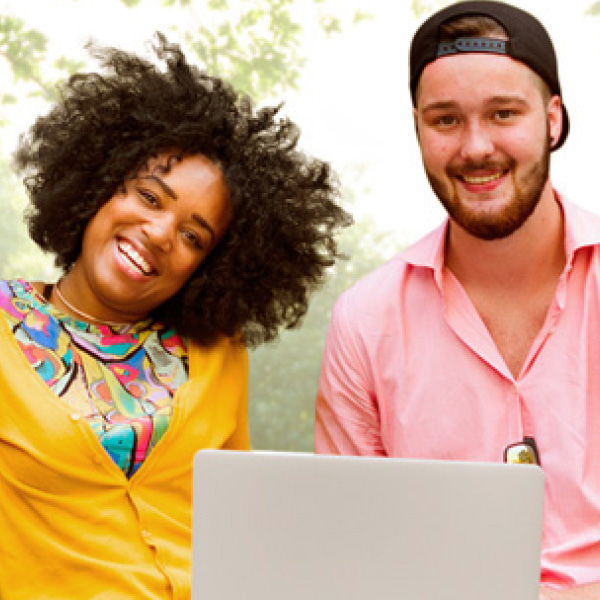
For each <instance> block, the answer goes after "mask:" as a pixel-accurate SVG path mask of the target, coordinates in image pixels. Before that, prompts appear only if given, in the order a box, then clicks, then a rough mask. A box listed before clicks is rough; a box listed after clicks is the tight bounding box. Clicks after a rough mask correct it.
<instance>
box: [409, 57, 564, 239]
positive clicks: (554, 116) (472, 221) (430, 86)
mask: <svg viewBox="0 0 600 600" xmlns="http://www.w3.org/2000/svg"><path fill="white" fill-rule="evenodd" d="M542 86H543V84H542V83H541V80H539V78H538V77H537V75H536V74H535V73H534V72H533V71H531V70H530V69H529V68H528V67H527V66H525V65H524V64H523V63H520V62H518V61H515V60H512V59H511V58H509V57H506V56H499V55H483V54H464V55H460V56H450V57H444V58H440V59H437V60H436V61H434V62H432V63H430V64H429V65H428V66H427V67H426V68H425V70H424V71H423V74H422V76H421V80H420V82H419V87H418V90H417V106H416V108H415V121H416V126H417V132H418V137H419V143H420V145H421V153H422V157H423V164H424V166H425V171H426V173H427V177H428V178H429V181H430V183H431V186H432V188H433V190H434V192H435V193H436V195H437V196H438V198H439V199H440V201H441V202H442V204H443V205H444V207H445V208H446V210H447V212H448V214H449V215H450V217H451V219H452V220H453V221H454V222H455V223H457V224H458V225H459V226H460V227H462V228H463V229H464V230H466V231H467V232H468V233H470V234H471V235H473V236H475V237H478V238H481V239H486V240H491V239H498V238H503V237H506V236H508V235H510V234H511V233H512V232H513V231H515V230H516V229H518V228H519V227H520V226H521V225H522V224H523V223H524V222H525V221H526V219H527V218H528V217H529V215H530V214H531V213H532V212H533V210H534V209H535V207H536V205H537V203H538V201H539V199H540V197H541V196H542V194H543V193H544V192H546V193H551V188H550V182H549V180H548V168H549V153H550V139H551V138H554V139H558V136H559V134H560V128H561V108H560V98H558V96H553V97H552V98H550V100H549V101H545V100H544V94H543V93H542V89H543V87H542Z"/></svg>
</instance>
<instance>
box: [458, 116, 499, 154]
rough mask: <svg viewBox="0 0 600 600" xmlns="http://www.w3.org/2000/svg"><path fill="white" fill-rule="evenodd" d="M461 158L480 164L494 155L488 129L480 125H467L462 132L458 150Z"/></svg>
mask: <svg viewBox="0 0 600 600" xmlns="http://www.w3.org/2000/svg"><path fill="white" fill-rule="evenodd" d="M460 153H461V158H462V159H463V160H466V161H469V162H480V161H481V160H484V159H487V158H489V157H490V156H491V155H492V154H493V153H494V142H493V139H492V135H491V132H490V131H489V128H488V127H486V126H485V125H483V124H481V123H469V124H468V125H467V126H466V127H465V129H464V131H463V137H462V140H461V148H460Z"/></svg>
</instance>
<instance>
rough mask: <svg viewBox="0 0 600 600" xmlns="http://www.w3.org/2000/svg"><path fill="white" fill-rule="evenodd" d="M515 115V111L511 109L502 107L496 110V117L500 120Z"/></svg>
mask: <svg viewBox="0 0 600 600" xmlns="http://www.w3.org/2000/svg"><path fill="white" fill-rule="evenodd" d="M512 116H514V112H513V111H512V110H509V109H502V110H497V111H496V119H498V120H499V121H506V120H508V119H510V118H511V117H512Z"/></svg>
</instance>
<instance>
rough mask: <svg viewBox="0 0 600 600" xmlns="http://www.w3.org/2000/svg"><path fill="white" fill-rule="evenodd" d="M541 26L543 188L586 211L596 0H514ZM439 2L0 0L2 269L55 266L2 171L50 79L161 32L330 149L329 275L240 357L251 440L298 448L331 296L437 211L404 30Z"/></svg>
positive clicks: (305, 445)
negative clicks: (285, 322) (558, 120)
mask: <svg viewBox="0 0 600 600" xmlns="http://www.w3.org/2000/svg"><path fill="white" fill-rule="evenodd" d="M513 3H514V4H516V5H518V6H520V7H521V8H524V9H525V10H528V11H530V12H532V13H533V14H535V15H536V16H537V17H538V18H539V19H540V20H541V21H542V22H543V23H544V25H545V26H546V27H547V29H548V31H549V32H550V35H551V37H552V39H553V40H554V43H555V47H556V50H557V54H558V59H559V71H560V76H561V84H562V88H563V97H564V101H565V104H566V106H567V108H568V110H569V114H570V120H571V133H570V136H569V138H568V140H567V143H566V144H565V146H564V147H563V148H562V149H561V150H560V151H558V152H557V153H555V155H553V157H552V179H553V182H554V184H555V186H556V187H557V188H558V189H559V190H560V191H561V192H562V193H563V194H565V195H566V196H567V197H568V198H569V199H571V200H572V201H574V202H576V203H578V204H580V205H581V206H584V207H586V208H588V209H589V210H592V211H594V212H598V213H600V201H599V195H600V192H599V191H598V189H597V188H596V182H595V179H594V177H592V175H593V174H594V173H595V172H596V169H597V165H596V161H597V160H598V151H597V149H596V150H595V148H597V146H596V138H597V135H598V132H599V131H600V123H599V122H598V114H599V112H600V111H599V109H598V103H599V91H600V81H599V76H598V67H597V65H598V64H600V44H598V43H597V40H599V39H600V2H594V1H593V0H570V1H569V2H563V1H559V0H521V1H515V2H513ZM446 4H450V2H448V1H444V0H430V1H427V0H0V208H1V211H2V213H1V214H2V218H1V219H0V277H1V278H9V277H24V278H26V279H44V280H48V281H52V280H54V279H55V278H56V276H57V272H56V271H55V270H54V267H53V263H52V257H50V256H47V255H44V254H42V253H41V252H40V251H39V250H38V249H37V248H36V247H35V246H34V245H33V244H32V242H30V241H29V239H28V236H27V231H26V228H25V226H24V223H23V210H24V209H25V207H26V203H27V201H26V196H25V194H24V190H23V188H22V185H21V182H20V181H19V180H18V178H17V177H16V176H15V174H14V173H13V171H12V168H11V155H12V152H13V151H14V149H15V146H16V143H17V140H18V136H19V134H20V133H21V132H24V131H26V129H27V128H28V127H29V126H30V125H31V124H32V123H33V121H34V119H35V117H36V116H37V115H40V114H43V113H44V112H45V111H47V110H48V107H49V105H50V103H51V102H52V100H53V99H55V98H56V97H57V94H58V92H57V87H56V86H57V84H58V83H60V82H61V81H62V80H64V79H65V78H66V77H68V75H69V74H70V73H72V72H74V71H76V70H81V69H87V68H92V69H94V68H96V66H97V65H95V64H94V62H93V60H91V59H90V57H89V55H88V53H87V51H86V48H85V47H86V45H87V44H88V43H89V42H93V43H94V44H98V45H101V46H117V47H120V48H124V49H126V50H130V51H135V52H137V53H139V54H142V55H144V56H147V57H149V58H150V57H152V52H151V50H150V43H151V40H152V36H153V34H154V32H156V31H161V32H163V33H164V34H166V35H167V37H168V38H169V40H170V41H172V42H177V43H179V44H180V45H181V46H182V48H183V49H184V50H185V51H186V54H187V56H188V58H189V60H190V62H194V63H196V64H198V65H199V66H200V67H201V68H204V69H206V70H207V71H209V72H210V73H212V74H216V75H220V76H222V77H224V78H226V79H227V80H229V81H230V82H231V83H232V84H233V85H234V86H235V87H236V88H237V89H238V90H240V91H242V92H245V93H247V94H249V95H250V96H251V97H252V98H253V99H254V100H255V103H256V104H257V105H268V104H279V103H281V102H283V109H282V115H285V116H288V117H290V118H291V119H292V120H294V121H295V122H296V123H298V124H299V125H300V128H301V130H302V137H301V139H300V147H301V149H302V150H303V151H305V152H306V153H308V154H311V155H314V156H317V157H319V158H321V159H324V160H327V161H329V162H330V163H331V164H332V165H333V167H334V169H335V171H336V172H337V174H338V176H339V179H340V182H341V188H342V202H343V204H344V206H345V207H346V208H347V209H348V210H349V211H350V212H351V213H353V215H354V217H355V225H354V226H353V227H351V228H350V229H349V230H347V231H346V232H345V233H344V234H343V235H342V236H341V239H340V243H341V247H342V250H343V251H344V252H345V254H346V255H347V256H348V260H346V261H342V262H340V263H338V264H337V265H336V266H335V267H334V268H332V270H331V272H330V273H329V277H328V280H327V282H326V284H325V285H324V287H323V288H322V289H321V290H319V291H318V292H317V293H316V294H315V295H314V297H313V300H312V303H311V307H310V309H309V312H308V313H307V315H306V317H305V318H304V320H303V322H302V324H301V326H300V327H299V328H297V329H294V330H291V331H284V332H282V334H281V336H280V339H279V340H278V341H277V342H274V343H272V344H269V345H267V346H263V347H261V348H259V349H257V350H253V351H251V353H250V424H251V433H252V440H253V445H254V447H255V448H257V449H281V450H293V451H311V450H312V435H313V411H314V396H315V391H316V385H317V379H318V373H319V364H320V359H321V353H322V349H323V342H324V338H325V333H326V329H327V324H328V321H329V315H330V311H331V307H332V305H333V303H334V301H335V299H336V298H337V296H338V295H339V294H340V293H341V292H342V291H343V290H344V289H346V288H347V287H349V286H350V285H352V283H353V282H354V281H356V280H357V279H358V278H359V277H360V276H362V275H363V274H364V273H366V272H368V271H370V270H372V269H374V268H375V267H376V266H377V265H379V264H381V263H382V262H384V261H385V260H387V259H388V258H390V257H391V256H392V255H393V254H394V253H395V252H397V251H398V250H400V249H401V248H403V247H405V246H406V245H408V244H410V243H412V242H414V241H416V240H417V239H418V238H419V237H421V236H422V235H424V234H425V233H426V232H427V231H428V230H429V229H431V228H433V227H435V226H436V225H437V224H439V223H440V222H441V220H442V219H443V217H444V213H443V211H442V209H441V208H440V207H439V206H438V202H437V200H436V199H435V197H434V196H433V195H432V193H431V191H430V189H429V186H428V184H427V182H426V179H425V176H424V174H423V172H422V168H421V161H420V156H419V151H418V146H417V143H416V140H415V136H414V130H413V123H412V114H411V104H410V98H409V93H408V84H407V81H408V48H409V44H410V39H411V36H412V33H413V32H414V30H415V28H416V27H417V26H418V25H419V24H420V23H421V22H422V21H423V20H424V19H425V18H426V17H427V16H428V15H429V14H430V13H431V12H432V11H434V10H437V9H438V8H440V7H442V6H444V5H446Z"/></svg>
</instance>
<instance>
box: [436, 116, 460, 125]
mask: <svg viewBox="0 0 600 600" xmlns="http://www.w3.org/2000/svg"><path fill="white" fill-rule="evenodd" d="M435 122H436V124H437V125H439V126H440V127H450V126H451V125H454V124H455V123H456V117H453V116H452V115H443V116H441V117H438V118H437V119H436V121H435Z"/></svg>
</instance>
